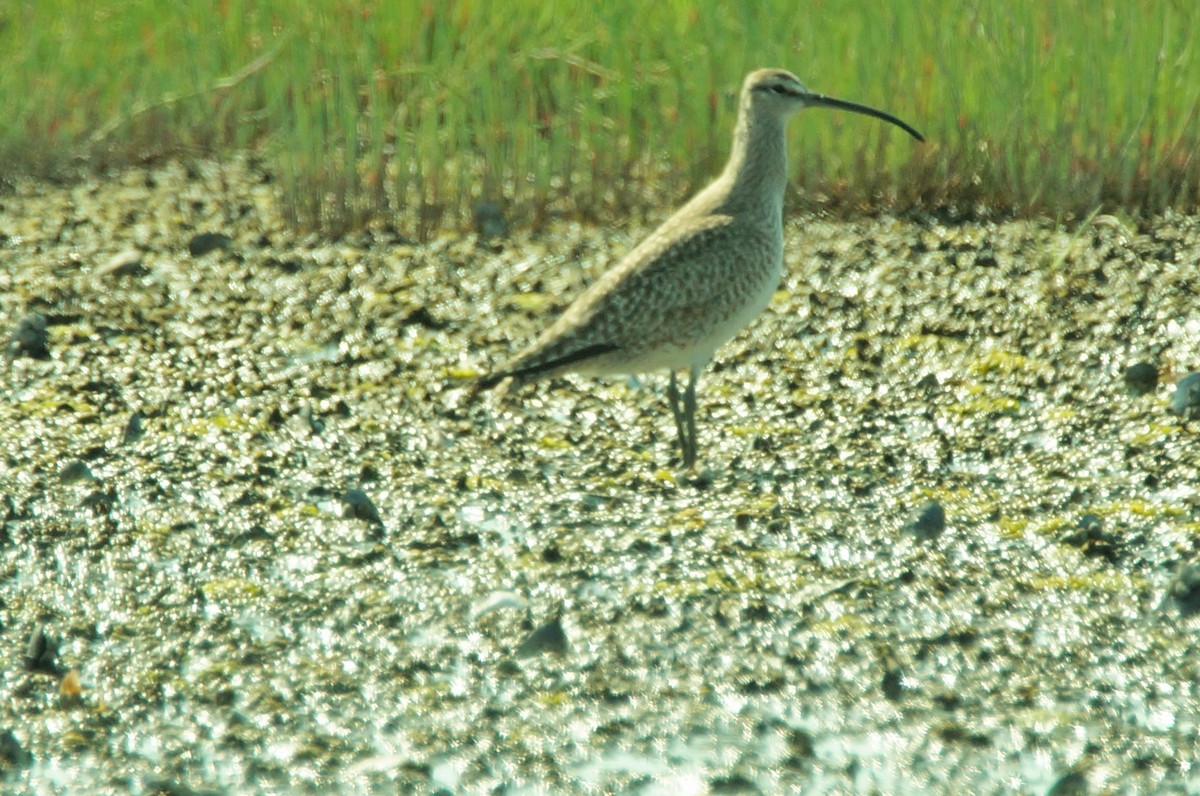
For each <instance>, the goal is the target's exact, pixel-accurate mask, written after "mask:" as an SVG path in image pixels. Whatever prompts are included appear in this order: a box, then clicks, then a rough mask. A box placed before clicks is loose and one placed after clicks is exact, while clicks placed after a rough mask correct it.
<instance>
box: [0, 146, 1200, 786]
mask: <svg viewBox="0 0 1200 796" xmlns="http://www.w3.org/2000/svg"><path fill="white" fill-rule="evenodd" d="M222 185H224V186H225V188H224V189H222V188H221V186H222ZM2 204H3V208H2V210H0V234H2V235H3V236H4V238H3V239H0V240H2V241H3V244H2V245H0V257H2V261H3V264H4V268H3V271H2V273H3V275H4V277H3V281H2V282H0V307H2V308H3V314H2V316H0V317H2V318H3V319H4V320H5V323H6V324H7V328H8V329H9V330H15V329H16V327H17V325H18V321H19V320H20V319H21V318H22V317H25V316H26V314H27V313H29V312H32V311H37V312H40V313H41V314H42V315H43V316H44V317H45V318H46V320H47V332H48V338H47V341H46V345H47V349H48V351H49V355H50V358H49V359H37V358H33V357H31V356H27V355H26V354H27V353H28V352H27V351H25V350H23V349H21V348H20V347H18V348H17V349H15V350H14V351H13V359H12V362H11V364H10V365H9V367H8V368H7V373H6V379H7V382H6V400H5V401H3V402H0V429H2V431H3V438H4V439H5V440H6V441H7V451H6V453H5V466H4V470H3V471H2V474H0V493H2V496H3V498H4V500H3V502H2V503H0V511H2V512H4V514H5V522H4V526H3V528H4V538H3V545H2V546H0V573H3V577H0V601H2V602H0V636H2V637H3V639H4V642H5V644H6V646H7V648H8V649H9V650H10V651H12V653H13V654H12V656H11V657H10V660H11V661H12V665H10V666H9V667H7V670H6V674H5V675H4V676H3V677H2V678H0V695H2V696H3V700H2V701H0V704H2V705H3V706H4V707H3V708H2V710H3V711H4V717H5V719H4V721H3V723H2V724H0V733H2V732H4V731H7V733H9V734H10V737H7V740H5V739H0V758H3V759H4V760H6V761H7V769H6V770H7V772H8V773H7V778H8V783H9V785H10V786H11V787H24V788H31V789H33V790H40V791H44V792H53V791H68V790H79V789H85V790H104V789H108V790H112V791H114V792H123V791H125V790H133V791H135V792H137V791H141V792H153V791H154V790H155V789H173V790H175V791H176V792H187V791H188V790H191V791H193V792H238V791H248V790H249V791H255V790H258V791H301V792H303V791H313V792H317V791H321V792H325V791H327V790H330V789H332V790H335V791H337V790H341V791H343V792H360V791H363V790H366V789H368V788H375V789H378V790H381V791H385V792H390V791H392V790H395V789H399V788H413V789H415V790H418V791H431V790H435V789H437V788H444V789H447V790H450V791H455V792H479V791H487V790H492V789H495V788H500V787H504V788H506V792H512V793H538V792H563V791H575V790H580V789H585V788H593V789H598V790H599V789H608V790H618V791H631V792H641V793H685V792H695V793H704V792H732V793H742V792H745V793H753V792H763V793H773V792H783V791H786V790H789V789H804V790H805V791H806V792H816V793H820V792H830V793H833V792H847V791H851V792H853V791H866V792H871V791H877V792H886V793H906V792H908V793H918V792H920V793H924V792H931V791H932V792H938V791H940V792H963V791H966V790H971V791H976V792H1014V791H1017V792H1046V791H1049V790H1050V789H1051V788H1052V787H1053V786H1054V785H1055V784H1056V783H1060V782H1061V785H1062V787H1063V788H1064V789H1065V788H1066V787H1068V786H1070V785H1071V784H1078V781H1079V777H1076V779H1073V780H1064V779H1063V778H1066V777H1072V776H1073V775H1081V778H1082V780H1083V781H1084V782H1085V783H1087V784H1088V785H1089V786H1090V787H1091V788H1092V789H1094V790H1095V791H1099V792H1105V791H1111V792H1126V791H1133V790H1141V791H1146V792H1149V791H1160V792H1161V791H1173V792H1200V775H1198V774H1197V773H1196V772H1195V769H1194V768H1193V766H1192V763H1193V760H1194V757H1195V750H1196V749H1197V748H1198V736H1200V727H1198V719H1197V715H1198V714H1197V705H1198V704H1200V703H1198V701H1197V696H1198V695H1197V685H1196V683H1197V682H1198V681H1200V677H1198V674H1200V672H1198V671H1197V663H1196V661H1197V660H1200V656H1198V655H1197V654H1196V653H1197V645H1196V627H1197V624H1196V623H1197V621H1200V620H1197V619H1196V617H1195V616H1194V615H1193V614H1192V613H1190V611H1192V610H1194V608H1189V606H1192V605H1194V603H1188V602H1187V600H1186V599H1185V598H1186V597H1187V595H1188V594H1189V593H1190V592H1188V591H1187V588H1188V587H1187V584H1186V583H1184V585H1182V586H1175V585H1172V577H1173V576H1174V575H1175V574H1176V573H1177V572H1178V571H1179V568H1180V565H1181V564H1182V563H1184V562H1187V561H1189V560H1194V559H1195V558H1196V553H1197V546H1198V545H1197V533H1198V530H1200V516H1198V514H1197V483H1200V482H1198V480H1197V463H1198V458H1200V455H1198V454H1197V446H1196V444H1195V434H1196V430H1195V426H1194V424H1193V423H1191V422H1184V421H1181V419H1180V418H1178V417H1177V416H1175V415H1172V414H1171V413H1170V412H1169V411H1168V404H1169V402H1170V400H1171V396H1172V390H1173V383H1174V382H1175V381H1176V380H1178V378H1180V377H1181V376H1183V375H1184V374H1186V373H1187V372H1189V371H1190V370H1194V369H1200V361H1198V356H1197V353H1196V352H1197V351H1200V345H1198V344H1200V316H1197V314H1196V298H1195V297H1196V295H1197V294H1198V291H1197V287H1198V284H1197V272H1196V263H1197V262H1198V261H1200V220H1198V219H1196V218H1192V217H1182V216H1165V217H1159V218H1154V219H1147V220H1119V219H1116V218H1112V217H1100V218H1096V219H1092V220H1091V221H1090V222H1089V223H1086V224H1080V225H1078V226H1073V227H1068V228H1059V227H1056V226H1055V225H1053V224H1051V223H1049V222H1004V223H1001V222H991V221H986V220H984V221H980V220H959V221H954V222H951V221H947V220H939V219H938V218H935V217H932V216H928V217H922V216H914V217H913V218H909V219H895V218H880V219H869V220H861V221H857V222H853V223H845V222H834V221H828V220H822V219H818V218H812V217H808V218H793V219H789V220H788V223H787V230H788V245H787V275H786V276H785V280H784V283H783V284H782V285H781V289H780V291H779V292H778V293H777V294H776V296H775V298H774V300H773V302H772V304H771V306H770V307H769V308H768V310H767V311H766V313H764V315H763V317H762V318H761V319H760V320H759V321H758V322H757V323H756V324H755V325H754V326H753V327H752V328H751V329H750V330H749V331H748V332H747V333H745V334H743V335H741V336H739V337H738V338H737V339H736V340H734V341H733V342H732V343H730V344H729V345H728V346H726V347H725V348H724V349H722V351H721V352H720V353H719V354H718V358H717V361H716V362H715V363H714V365H713V367H711V368H710V370H709V371H707V372H706V374H705V376H704V378H703V380H702V382H701V392H700V441H701V456H702V462H703V466H704V468H705V470H704V472H702V473H701V474H699V475H698V476H688V475H685V474H682V473H680V472H678V470H677V469H676V467H675V465H674V463H673V457H674V456H675V452H674V447H673V445H674V439H673V424H672V422H671V418H670V414H669V412H668V411H667V410H666V405H665V400H664V392H665V389H664V382H665V379H663V378H662V377H661V376H658V375H654V374H650V375H646V376H643V377H642V378H641V379H640V380H639V381H638V382H631V381H626V380H620V379H613V380H605V381H601V380H589V379H575V378H568V379H563V380H558V381H553V382H550V383H547V384H543V385H538V386H536V387H534V388H531V389H528V390H525V391H522V392H520V393H519V394H517V395H514V396H511V397H510V399H509V400H508V401H507V402H506V403H505V404H503V405H497V403H496V402H495V401H494V400H493V399H492V398H486V399H484V400H483V401H481V402H478V403H474V404H469V403H468V402H467V401H466V400H465V398H466V390H465V386H466V385H467V384H469V380H468V377H470V376H472V375H473V374H478V373H482V372H484V371H485V369H486V368H487V367H488V365H490V364H491V363H493V362H495V361H497V360H499V359H502V358H503V357H504V356H505V355H506V354H507V353H509V352H510V351H512V350H513V349H515V348H516V347H519V346H521V345H523V344H524V343H525V342H527V341H528V340H529V339H530V338H531V337H532V336H533V335H534V334H535V333H536V332H537V330H538V329H539V328H541V326H542V325H543V324H544V323H545V322H546V320H547V319H548V318H549V317H551V316H552V315H553V313H554V311H555V309H556V308H558V307H560V306H562V305H563V303H564V302H565V301H566V300H568V299H569V298H570V297H571V296H573V295H575V294H576V293H577V292H578V290H579V289H581V288H582V286H583V285H585V284H586V283H587V281H588V279H589V278H590V277H593V276H594V275H596V274H597V273H599V272H600V271H602V270H603V269H604V268H605V267H606V266H607V265H610V264H612V263H613V262H615V260H616V259H617V258H618V257H619V256H620V254H621V253H622V252H624V251H626V250H627V249H628V248H629V247H630V246H631V245H632V244H633V243H635V242H636V240H637V236H638V235H639V234H641V233H643V232H645V230H644V229H621V228H619V227H611V228H607V229H597V228H592V227H587V226H580V225H576V224H570V223H566V222H561V223H554V224H551V225H550V226H548V227H546V228H544V229H539V230H537V231H535V232H525V233H521V234H518V235H516V236H515V237H514V238H512V239H509V240H503V241H499V242H493V243H480V242H478V241H477V240H476V239H475V237H474V236H473V235H449V236H446V237H444V238H440V239H438V240H436V241H432V242H429V243H427V244H420V245H417V244H412V243H409V242H406V241H404V240H402V239H400V238H399V236H397V235H395V234H394V233H390V232H388V231H386V230H383V229H377V230H374V231H368V232H364V233H361V234H358V235H355V236H351V237H348V238H346V239H342V240H336V241H330V240H324V239H320V238H317V237H312V236H304V235H301V234H298V233H296V232H294V231H292V230H289V229H288V228H287V227H286V225H285V224H284V223H283V222H282V220H281V217H280V214H279V211H278V207H277V206H276V204H275V200H274V195H273V188H272V186H271V185H270V184H269V183H267V182H264V181H263V180H262V179H261V178H260V175H257V174H254V173H250V172H246V171H242V170H240V167H238V166H230V167H228V168H227V169H226V171H225V173H224V174H223V175H218V174H217V173H216V172H215V171H213V170H211V169H208V168H201V169H199V170H198V172H196V173H193V174H191V175H189V173H188V172H187V171H186V170H184V169H182V168H180V167H168V168H165V169H160V170H156V171H154V172H130V173H128V174H124V175H121V176H120V177H118V178H116V179H113V180H110V181H106V182H103V183H96V184H92V185H80V186H73V187H69V188H53V187H48V186H44V185H33V184H27V185H23V186H20V187H19V188H18V190H17V191H16V192H15V193H14V194H12V195H10V196H6V197H4V198H3V202H2ZM200 232H221V233H224V234H226V235H228V236H229V237H230V239H231V243H230V246H229V247H228V248H226V249H218V250H216V251H214V252H211V253H208V254H205V255H203V256H199V257H193V256H192V255H190V254H189V253H188V242H189V240H190V239H192V238H193V237H194V236H195V235H196V234H197V233H200ZM130 249H133V250H136V252H137V255H136V256H130V255H127V254H126V255H122V257H117V256H116V255H121V254H122V253H123V252H127V251H128V250H130ZM131 263H133V264H134V265H131ZM1143 361H1144V362H1150V363H1152V364H1153V365H1154V366H1155V367H1156V369H1157V371H1158V373H1159V384H1158V386H1157V387H1156V388H1154V389H1152V390H1151V391H1150V392H1148V393H1147V394H1144V395H1140V396H1134V395H1131V394H1130V393H1129V391H1128V390H1127V387H1126V384H1125V382H1124V380H1123V378H1122V374H1123V372H1124V370H1125V368H1126V367H1128V366H1129V365H1132V364H1134V363H1136V362H1143ZM135 411H136V412H138V413H140V418H141V433H140V435H139V434H132V435H129V434H127V432H126V428H127V426H128V424H129V421H130V418H131V416H132V415H133V413H134V412H135ZM126 437H129V439H126ZM352 489H357V490H361V492H362V493H363V494H362V496H359V497H356V498H354V499H353V500H351V501H350V502H347V501H346V500H344V499H343V498H344V496H345V495H346V493H347V491H348V490H352ZM363 497H365V499H366V500H367V501H369V502H367V503H364V502H363V500H362V498H363ZM928 501H936V502H937V503H939V504H940V505H941V506H942V507H943V508H944V510H945V514H946V527H945V530H944V532H943V533H941V534H934V535H933V538H926V537H922V536H921V535H920V534H916V533H913V532H911V529H910V528H909V523H910V521H911V520H912V519H913V517H914V512H916V511H917V510H918V509H920V507H922V506H923V505H924V504H925V503H927V502H928ZM372 509H373V510H374V512H376V513H377V514H378V517H379V522H375V521H373V520H372V519H371V511H372ZM1089 515H1090V516H1091V517H1092V518H1093V519H1092V520H1089V519H1087V518H1088V517H1089ZM1180 583H1183V581H1180ZM556 618H557V619H560V620H561V628H562V631H563V633H565V638H566V649H565V651H562V650H561V648H560V646H559V644H560V642H561V636H557V635H556V631H546V630H545V628H550V627H553V626H554V623H555V620H556ZM38 627H42V628H44V632H45V634H46V635H47V636H49V637H50V642H49V643H50V644H51V651H50V652H49V653H48V657H47V656H46V655H43V656H42V657H41V658H40V659H39V660H38V661H35V662H34V663H33V664H31V665H30V666H28V667H24V668H23V667H22V666H21V663H20V659H21V657H22V654H23V653H24V651H25V650H26V646H27V644H28V642H29V639H30V637H31V635H32V634H33V633H34V631H35V629H36V628H38ZM539 629H542V631H543V633H542V635H541V636H539V637H538V639H539V640H538V641H536V642H531V643H526V642H527V639H529V637H530V635H531V634H532V633H535V632H537V631H539ZM546 639H550V641H546ZM555 639H558V640H555ZM70 671H75V672H77V673H78V675H79V678H80V682H81V685H82V693H81V694H79V695H74V694H71V693H68V692H69V691H70V689H69V688H67V687H65V686H63V685H62V682H63V680H64V676H65V675H66V674H67V673H68V672H70Z"/></svg>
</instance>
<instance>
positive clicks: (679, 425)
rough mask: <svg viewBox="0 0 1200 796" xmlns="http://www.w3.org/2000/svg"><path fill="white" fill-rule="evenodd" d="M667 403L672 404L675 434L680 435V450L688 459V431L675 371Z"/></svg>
mask: <svg viewBox="0 0 1200 796" xmlns="http://www.w3.org/2000/svg"><path fill="white" fill-rule="evenodd" d="M667 401H668V402H669V403H670V404H671V414H672V415H673V416H674V417H675V432H676V433H677V434H678V435H679V450H680V452H681V453H682V454H683V457H684V458H685V459H686V458H687V429H686V427H685V423H684V418H683V409H682V408H681V407H680V405H679V385H678V384H676V382H675V371H674V370H672V371H671V384H670V386H669V387H667Z"/></svg>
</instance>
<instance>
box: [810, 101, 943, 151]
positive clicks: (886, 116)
mask: <svg viewBox="0 0 1200 796" xmlns="http://www.w3.org/2000/svg"><path fill="white" fill-rule="evenodd" d="M805 102H807V103H808V104H809V105H815V106H821V107H825V108H841V109H842V110H844V111H853V112H854V113H861V114H863V115H865V116H874V117H875V118H876V119H883V120H884V121H885V122H891V123H892V124H894V125H896V126H897V127H899V128H900V129H901V130H903V131H904V132H906V133H908V134H909V135H911V136H912V137H913V138H915V139H917V140H918V141H924V140H925V136H923V135H921V134H920V133H918V132H917V131H916V130H915V129H913V128H912V127H911V126H910V125H908V124H906V123H905V122H902V121H900V120H899V119H897V118H896V117H895V116H893V115H891V114H890V113H884V112H883V111H879V110H875V109H874V108H872V107H870V106H868V105H859V104H858V103H857V102H849V101H847V100H840V99H834V98H833V97H826V96H825V95H824V94H809V95H808V96H807V97H805Z"/></svg>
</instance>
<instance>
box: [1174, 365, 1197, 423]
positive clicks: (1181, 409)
mask: <svg viewBox="0 0 1200 796" xmlns="http://www.w3.org/2000/svg"><path fill="white" fill-rule="evenodd" d="M1169 409H1170V411H1171V413H1172V414H1176V415H1179V416H1180V417H1182V418H1183V419H1184V420H1195V419H1196V418H1197V417H1200V372H1198V373H1189V374H1188V375H1186V376H1184V377H1183V378H1182V379H1180V380H1179V383H1178V384H1176V385H1175V394H1174V395H1172V396H1171V405H1170V407H1169Z"/></svg>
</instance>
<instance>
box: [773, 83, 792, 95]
mask: <svg viewBox="0 0 1200 796" xmlns="http://www.w3.org/2000/svg"><path fill="white" fill-rule="evenodd" d="M771 90H772V91H774V92H775V93H776V94H790V93H791V92H790V91H788V90H787V87H786V86H778V85H776V86H771Z"/></svg>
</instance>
